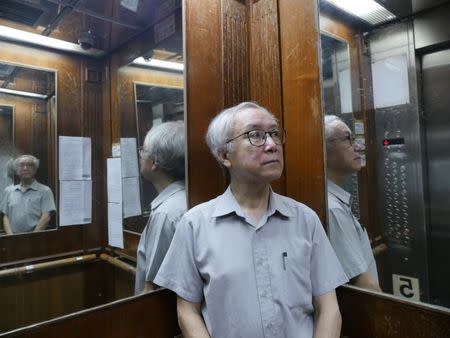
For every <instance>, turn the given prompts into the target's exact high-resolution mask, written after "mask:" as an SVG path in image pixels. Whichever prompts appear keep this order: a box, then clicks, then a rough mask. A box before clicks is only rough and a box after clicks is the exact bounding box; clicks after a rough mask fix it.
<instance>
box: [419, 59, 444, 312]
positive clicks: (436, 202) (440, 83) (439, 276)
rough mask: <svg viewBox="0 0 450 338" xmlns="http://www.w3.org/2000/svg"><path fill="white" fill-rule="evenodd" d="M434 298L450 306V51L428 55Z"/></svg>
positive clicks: (424, 81) (426, 93)
mask: <svg viewBox="0 0 450 338" xmlns="http://www.w3.org/2000/svg"><path fill="white" fill-rule="evenodd" d="M422 87H423V90H422V92H423V103H424V113H425V127H426V129H425V130H426V133H425V135H426V149H427V159H428V198H427V202H428V203H427V205H428V212H429V228H430V284H431V285H430V286H431V301H432V302H433V303H435V304H440V305H444V306H450V288H449V285H450V264H449V261H450V178H449V176H450V50H445V51H441V52H437V53H433V54H428V55H424V56H423V58H422Z"/></svg>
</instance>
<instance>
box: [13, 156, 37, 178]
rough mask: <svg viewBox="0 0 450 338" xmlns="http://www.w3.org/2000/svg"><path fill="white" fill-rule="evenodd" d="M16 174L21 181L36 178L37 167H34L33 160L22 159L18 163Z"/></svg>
mask: <svg viewBox="0 0 450 338" xmlns="http://www.w3.org/2000/svg"><path fill="white" fill-rule="evenodd" d="M16 172H17V176H19V178H20V179H28V178H34V176H35V175H36V167H35V166H34V163H33V160H32V159H31V158H29V157H22V158H20V159H19V161H18V162H17V168H16Z"/></svg>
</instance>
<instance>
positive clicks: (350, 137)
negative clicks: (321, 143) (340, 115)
mask: <svg viewBox="0 0 450 338" xmlns="http://www.w3.org/2000/svg"><path fill="white" fill-rule="evenodd" d="M334 141H348V144H349V146H350V147H351V146H353V145H354V144H355V136H353V135H351V134H348V135H346V136H344V137H337V138H333V139H331V140H328V141H327V142H328V143H331V142H334Z"/></svg>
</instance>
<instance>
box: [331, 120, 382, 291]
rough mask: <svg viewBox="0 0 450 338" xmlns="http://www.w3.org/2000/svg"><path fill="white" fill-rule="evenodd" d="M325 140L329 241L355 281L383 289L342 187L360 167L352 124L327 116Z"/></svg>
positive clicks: (358, 283) (369, 248)
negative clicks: (351, 129) (350, 127)
mask: <svg viewBox="0 0 450 338" xmlns="http://www.w3.org/2000/svg"><path fill="white" fill-rule="evenodd" d="M325 140H326V147H327V169H328V171H327V174H328V215H329V225H330V226H329V237H330V242H331V244H332V245H333V248H334V250H335V251H336V254H337V256H338V258H339V259H340V261H341V264H342V267H343V268H344V270H345V273H346V274H347V277H348V278H349V279H350V280H351V282H352V283H353V284H355V285H357V286H360V287H364V288H368V289H373V290H376V291H381V289H380V286H379V284H378V273H377V266H376V263H375V259H374V256H373V253H372V248H371V246H370V241H369V237H368V235H367V231H366V230H365V229H364V228H363V227H362V226H361V224H360V223H359V222H358V220H357V219H356V218H355V216H354V215H353V213H352V211H351V208H350V194H349V193H348V192H347V191H345V190H344V189H343V188H342V187H341V186H342V185H343V183H344V180H345V178H346V177H347V176H349V175H351V174H352V173H353V172H355V171H359V170H360V169H361V158H360V155H359V150H360V148H359V146H358V144H357V143H355V142H354V139H353V136H352V133H351V131H350V129H349V127H348V126H347V125H346V124H345V123H344V122H343V121H342V120H341V119H340V118H338V117H337V116H334V115H328V116H325Z"/></svg>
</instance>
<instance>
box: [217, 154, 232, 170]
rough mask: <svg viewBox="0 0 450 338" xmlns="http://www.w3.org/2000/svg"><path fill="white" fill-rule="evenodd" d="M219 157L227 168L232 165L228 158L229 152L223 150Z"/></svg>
mask: <svg viewBox="0 0 450 338" xmlns="http://www.w3.org/2000/svg"><path fill="white" fill-rule="evenodd" d="M219 159H220V162H221V163H222V165H223V166H224V167H226V168H230V167H231V162H230V160H229V159H228V153H227V152H225V151H221V152H219Z"/></svg>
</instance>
